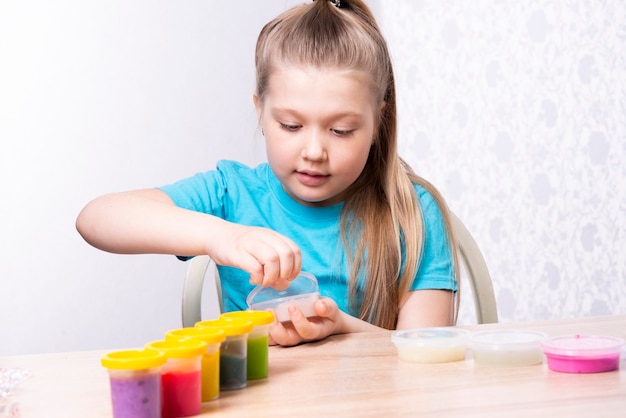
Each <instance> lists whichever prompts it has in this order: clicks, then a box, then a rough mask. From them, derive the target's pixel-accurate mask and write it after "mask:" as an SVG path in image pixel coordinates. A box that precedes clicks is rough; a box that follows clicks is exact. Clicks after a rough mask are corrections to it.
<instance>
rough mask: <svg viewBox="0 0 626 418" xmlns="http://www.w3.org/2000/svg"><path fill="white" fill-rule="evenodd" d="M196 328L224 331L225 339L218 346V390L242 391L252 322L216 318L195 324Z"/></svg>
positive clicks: (244, 383)
mask: <svg viewBox="0 0 626 418" xmlns="http://www.w3.org/2000/svg"><path fill="white" fill-rule="evenodd" d="M195 326H196V328H200V329H203V328H212V329H221V330H223V331H224V335H225V336H226V338H225V339H224V341H222V343H221V346H220V390H236V389H243V388H245V387H246V386H247V383H248V380H247V368H248V365H247V363H248V362H247V360H248V345H247V342H248V341H247V340H248V334H249V333H250V331H252V328H253V325H252V321H248V320H245V319H235V318H218V319H211V320H207V321H200V322H197V323H196V325H195Z"/></svg>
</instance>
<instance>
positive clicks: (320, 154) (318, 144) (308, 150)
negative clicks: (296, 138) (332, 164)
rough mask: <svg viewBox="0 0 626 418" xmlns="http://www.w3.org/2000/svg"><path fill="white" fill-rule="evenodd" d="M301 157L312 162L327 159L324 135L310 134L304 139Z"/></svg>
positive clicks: (313, 132) (316, 132)
mask: <svg viewBox="0 0 626 418" xmlns="http://www.w3.org/2000/svg"><path fill="white" fill-rule="evenodd" d="M300 155H301V157H302V158H304V159H305V160H310V161H322V160H324V159H326V157H327V154H326V146H325V144H324V140H323V135H322V133H320V132H318V131H312V132H309V134H308V135H307V136H306V137H305V138H304V142H303V145H302V151H301V153H300Z"/></svg>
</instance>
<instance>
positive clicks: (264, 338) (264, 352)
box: [221, 311, 274, 380]
mask: <svg viewBox="0 0 626 418" xmlns="http://www.w3.org/2000/svg"><path fill="white" fill-rule="evenodd" d="M221 317H222V318H238V319H246V320H249V321H252V324H253V326H254V327H253V328H252V331H250V334H248V359H247V368H246V369H247V377H248V380H256V379H265V378H267V376H268V375H269V337H268V333H269V327H270V324H272V323H273V322H274V314H273V313H272V312H267V311H236V312H227V313H224V314H222V315H221Z"/></svg>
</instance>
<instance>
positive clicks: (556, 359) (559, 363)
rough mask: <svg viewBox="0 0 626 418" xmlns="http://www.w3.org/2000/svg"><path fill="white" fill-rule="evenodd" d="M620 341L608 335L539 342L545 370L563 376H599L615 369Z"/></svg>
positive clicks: (621, 343) (557, 338)
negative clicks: (588, 374)
mask: <svg viewBox="0 0 626 418" xmlns="http://www.w3.org/2000/svg"><path fill="white" fill-rule="evenodd" d="M623 346H624V339H622V338H617V337H612V336H608V335H572V336H562V337H554V338H550V339H547V340H545V341H543V342H542V343H541V347H542V349H543V352H544V354H545V355H546V360H547V363H548V368H549V369H550V370H554V371H556V372H563V373H600V372H608V371H611V370H616V369H619V363H620V361H619V359H620V350H621V348H622V347H623Z"/></svg>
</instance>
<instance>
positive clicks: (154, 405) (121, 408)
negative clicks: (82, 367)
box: [101, 349, 166, 418]
mask: <svg viewBox="0 0 626 418" xmlns="http://www.w3.org/2000/svg"><path fill="white" fill-rule="evenodd" d="M101 362H102V365H103V366H104V367H106V368H107V369H108V371H109V382H110V385H111V406H112V407H113V418H160V417H161V368H162V366H163V365H164V364H165V362H166V358H165V355H163V353H161V352H159V351H155V350H149V349H143V350H123V351H114V352H111V353H108V354H106V355H104V356H103V357H102V359H101Z"/></svg>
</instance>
